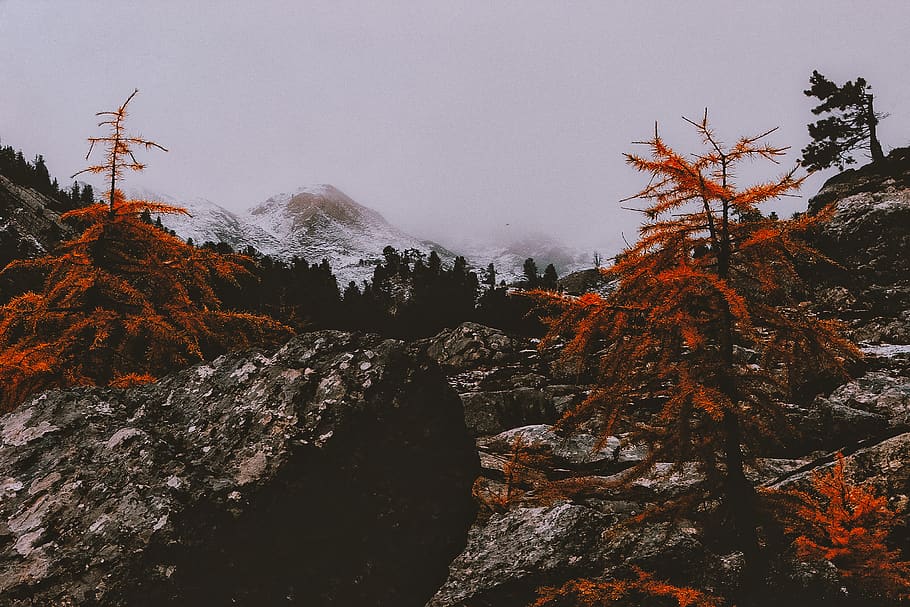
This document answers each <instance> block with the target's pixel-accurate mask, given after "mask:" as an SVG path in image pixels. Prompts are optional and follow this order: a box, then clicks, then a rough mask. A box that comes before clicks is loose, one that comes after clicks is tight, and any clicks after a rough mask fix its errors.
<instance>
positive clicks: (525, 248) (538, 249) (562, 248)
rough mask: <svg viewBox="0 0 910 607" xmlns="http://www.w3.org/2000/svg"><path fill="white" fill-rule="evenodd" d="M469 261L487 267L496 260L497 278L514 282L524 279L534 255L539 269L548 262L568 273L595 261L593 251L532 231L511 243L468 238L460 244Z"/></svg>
mask: <svg viewBox="0 0 910 607" xmlns="http://www.w3.org/2000/svg"><path fill="white" fill-rule="evenodd" d="M457 249H458V250H459V251H462V252H463V253H464V255H465V257H466V258H467V260H468V263H469V264H470V265H471V266H473V267H476V268H480V269H483V270H486V267H487V265H488V264H490V263H492V264H493V266H494V267H495V268H496V281H497V282H499V281H502V280H504V281H506V283H507V284H508V283H514V282H519V281H522V280H524V262H525V260H526V259H527V258H529V257H530V258H532V259H534V263H535V265H536V266H537V269H538V271H539V272H540V273H541V274H543V271H544V269H545V268H546V267H547V264H551V263H552V264H553V266H554V267H555V268H556V272H557V274H558V275H559V276H565V275H567V274H570V273H572V272H576V271H578V270H583V269H586V268H590V267H591V266H592V265H593V262H592V261H591V258H592V255H591V254H590V253H588V252H587V251H581V250H579V249H575V248H573V247H569V246H567V245H564V244H562V243H560V242H557V241H556V240H554V239H553V238H551V237H550V236H547V235H544V234H532V235H529V236H525V237H523V238H520V239H513V240H511V242H508V243H507V244H496V243H486V244H484V243H477V242H464V243H462V244H461V245H460V246H458V247H457Z"/></svg>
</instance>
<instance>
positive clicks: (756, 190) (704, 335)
mask: <svg viewBox="0 0 910 607" xmlns="http://www.w3.org/2000/svg"><path fill="white" fill-rule="evenodd" d="M689 122H690V123H691V124H692V125H693V126H694V127H695V129H696V130H697V132H698V133H699V135H701V137H702V140H703V142H704V145H705V147H704V149H703V150H702V151H701V152H699V153H697V154H695V155H693V156H686V155H683V154H680V153H678V152H676V151H675V150H673V149H672V148H670V147H669V146H668V145H667V144H666V143H665V142H664V140H663V139H662V138H661V137H660V136H659V134H658V132H657V129H656V128H655V133H654V137H653V138H652V139H650V140H648V141H646V142H642V145H644V146H645V147H646V148H647V149H648V150H649V152H650V154H649V155H647V156H640V155H635V154H628V155H627V156H626V160H627V162H628V163H629V164H630V165H631V166H632V167H633V168H634V169H636V170H638V171H640V172H643V173H645V174H647V175H648V177H649V183H648V185H647V186H646V187H645V188H644V189H643V190H642V191H640V192H638V193H637V194H636V195H635V196H633V197H632V198H633V199H640V200H643V201H645V203H646V205H645V207H644V208H643V209H641V213H642V214H643V215H644V217H645V219H646V222H645V223H644V224H643V226H642V227H641V229H640V239H639V240H638V241H637V242H636V243H635V244H633V245H631V246H630V247H629V248H628V249H627V250H626V251H624V252H623V253H622V255H620V256H619V257H618V258H617V261H616V263H615V264H614V265H613V266H612V267H609V268H605V269H603V270H602V272H603V273H604V275H605V277H606V278H607V279H608V280H609V281H611V282H612V283H613V284H614V286H615V288H614V289H613V291H612V292H611V293H610V294H609V295H606V296H601V295H598V294H593V293H589V294H586V295H584V296H582V297H579V298H571V297H566V296H561V295H558V294H553V293H546V292H536V293H534V294H533V296H534V297H535V298H536V299H537V301H538V303H539V304H540V305H541V306H542V307H544V308H546V309H549V312H550V315H549V318H548V324H549V332H548V335H547V337H546V339H545V340H544V344H546V343H552V342H554V341H559V340H565V342H566V345H565V347H564V349H563V361H564V362H565V363H566V364H571V365H577V367H578V368H579V369H581V368H592V369H593V371H594V373H595V374H596V376H597V378H598V382H599V386H598V387H597V388H596V389H595V390H593V391H592V392H591V394H590V396H589V397H588V398H587V399H586V400H585V401H584V402H583V403H582V404H581V405H580V406H579V407H578V408H576V409H575V410H574V411H571V412H570V413H569V414H568V415H567V416H566V418H564V419H563V420H562V422H561V424H562V426H563V427H567V428H573V427H576V426H578V425H580V424H588V425H592V424H593V425H594V426H596V428H597V429H598V430H599V432H600V433H601V434H602V435H603V436H605V437H606V436H608V435H611V434H615V433H616V432H617V431H618V430H619V429H628V430H630V431H631V434H630V439H629V440H630V441H632V442H635V443H644V444H646V445H649V446H650V452H649V455H648V456H647V457H646V458H645V459H644V460H643V461H642V462H641V463H640V464H639V465H637V466H636V467H634V468H632V469H630V471H629V475H630V476H634V475H636V474H642V473H644V472H646V471H647V470H649V469H650V468H651V467H652V466H653V464H654V463H656V462H672V463H674V464H675V465H677V466H679V465H683V464H684V463H686V462H694V463H695V464H696V465H697V466H698V468H699V470H700V472H701V474H702V476H703V479H704V481H703V483H702V484H701V485H700V490H701V494H700V495H701V500H702V501H704V500H708V499H717V498H720V502H721V505H722V506H723V507H724V509H723V512H724V513H725V515H726V520H727V522H728V523H729V524H730V536H731V537H732V538H733V539H734V540H735V541H736V542H737V543H738V544H739V545H740V546H741V548H742V549H743V550H744V551H745V552H746V554H747V558H752V557H754V556H755V554H756V553H757V551H758V550H759V541H758V538H757V536H756V526H757V524H758V520H757V516H758V515H757V512H756V504H755V492H754V489H753V487H752V485H751V484H750V483H749V481H748V480H747V479H746V477H745V473H744V465H745V463H746V462H747V461H748V459H749V458H750V457H753V456H755V455H756V454H758V453H760V452H761V450H762V449H763V448H765V447H767V445H768V444H769V443H772V442H774V441H775V440H777V439H779V438H780V437H781V436H783V435H785V433H786V431H787V427H788V424H787V422H786V419H785V416H784V411H783V409H782V406H781V405H780V403H781V402H782V401H783V399H785V398H787V397H788V396H789V395H790V394H791V389H792V387H793V386H794V385H798V384H799V382H800V380H801V379H802V378H803V377H805V376H806V375H811V374H823V373H829V374H843V373H844V366H845V362H846V361H848V360H849V359H851V358H852V357H854V356H858V355H859V354H858V351H857V350H856V349H855V348H854V347H853V346H852V345H851V344H849V343H848V342H847V341H845V340H844V339H843V338H841V337H840V335H839V333H838V329H839V327H838V326H837V325H836V324H835V323H833V322H829V321H825V320H822V319H819V318H817V317H815V316H814V315H813V314H812V313H811V312H810V311H809V310H808V307H807V306H805V305H801V303H800V302H801V301H802V297H803V292H802V291H801V288H802V283H801V281H800V277H799V274H798V272H797V268H796V263H797V260H811V259H813V258H814V259H820V255H819V254H818V253H817V252H815V251H814V250H812V249H811V248H810V247H808V246H807V245H806V244H804V243H803V242H802V241H801V240H800V238H799V234H800V233H801V232H802V231H804V230H805V229H807V228H808V227H809V226H810V225H811V224H812V223H813V222H816V221H820V220H822V219H823V215H822V216H818V217H813V218H811V219H810V218H805V217H804V218H799V219H794V220H789V221H779V220H776V219H768V218H765V217H763V216H762V214H761V212H760V209H759V207H760V205H761V204H762V203H765V202H767V201H769V200H773V199H775V198H778V197H780V196H786V195H790V194H791V193H792V192H793V191H794V190H796V189H797V188H798V187H799V185H800V183H801V179H799V178H797V177H796V176H795V173H794V172H793V171H789V172H786V173H784V174H783V175H781V176H780V177H778V178H777V179H774V180H771V181H768V182H766V183H759V184H757V185H752V186H748V187H742V188H740V187H737V185H736V183H735V181H736V180H735V176H736V169H737V168H738V166H739V165H740V164H741V163H743V162H746V161H752V160H768V161H772V162H777V159H778V158H779V157H780V156H781V155H782V154H784V152H785V149H786V148H778V147H774V146H772V145H769V144H766V143H764V139H765V137H766V136H767V135H768V134H769V133H770V132H769V133H764V134H762V135H759V136H757V137H744V138H742V139H740V140H738V141H737V142H736V143H735V144H733V145H732V146H729V147H726V146H724V145H723V144H722V143H721V142H720V141H719V140H718V139H717V137H716V136H715V135H714V133H713V132H712V131H711V129H710V128H709V125H708V121H707V113H706V114H705V118H704V119H703V120H701V121H699V122H692V121H689ZM689 503H690V504H692V503H693V502H691V501H690V502H689Z"/></svg>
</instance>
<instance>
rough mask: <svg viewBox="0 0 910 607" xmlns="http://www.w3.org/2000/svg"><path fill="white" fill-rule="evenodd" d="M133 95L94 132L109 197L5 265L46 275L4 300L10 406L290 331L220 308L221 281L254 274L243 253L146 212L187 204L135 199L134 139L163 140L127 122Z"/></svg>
mask: <svg viewBox="0 0 910 607" xmlns="http://www.w3.org/2000/svg"><path fill="white" fill-rule="evenodd" d="M135 94H136V93H135V92H134V93H133V95H130V97H129V98H128V99H127V100H126V102H124V103H123V105H121V106H120V107H119V108H118V109H117V110H116V111H114V112H103V113H102V115H105V116H113V117H112V118H111V120H108V121H105V122H103V123H102V124H104V125H108V126H110V127H111V135H110V136H109V137H99V138H92V139H90V141H91V142H92V146H94V144H95V143H97V142H103V145H105V147H106V149H107V158H106V161H105V164H103V165H99V166H97V167H95V166H93V167H90V168H89V169H87V170H88V171H90V172H93V173H103V174H105V175H106V176H107V177H109V178H110V180H111V181H110V183H111V187H112V190H111V191H110V192H109V193H108V201H107V202H106V203H99V204H94V205H91V206H88V207H85V208H82V209H78V210H74V211H69V212H67V213H65V214H64V215H63V217H64V218H65V219H72V220H74V221H76V222H80V223H81V224H82V225H84V226H85V229H84V231H83V232H82V234H81V235H79V236H78V237H76V238H74V239H73V240H70V241H68V242H66V243H64V244H63V245H62V246H61V247H60V248H59V250H57V251H55V252H54V253H52V254H49V255H47V256H45V257H42V258H39V259H35V260H20V261H15V262H13V263H11V264H9V265H8V266H7V267H6V268H5V269H4V270H3V271H2V272H0V276H3V275H5V274H7V273H9V272H13V271H16V270H19V269H25V270H30V269H32V270H39V271H41V272H43V273H44V275H45V279H44V282H43V285H42V287H41V289H40V290H37V291H34V292H27V293H24V294H22V295H20V296H18V297H15V298H13V299H12V300H11V301H9V302H8V303H7V304H5V305H3V306H2V307H0V386H2V393H0V409H5V410H8V409H10V408H12V407H13V406H15V405H16V404H17V403H18V402H21V400H22V399H24V398H25V397H27V396H28V395H30V394H32V393H34V392H37V391H39V390H42V389H46V388H48V387H53V386H70V385H81V384H108V385H129V384H131V383H136V382H142V381H150V380H152V379H154V377H155V376H158V375H161V374H163V373H166V372H169V371H172V370H174V369H175V368H179V367H180V366H183V365H185V364H187V363H190V362H194V361H197V360H200V359H201V358H203V357H205V356H211V355H213V354H220V353H222V352H224V351H227V350H229V349H235V348H237V347H242V346H245V345H248V344H251V343H256V342H262V341H272V340H275V339H277V338H279V337H284V336H287V335H288V334H289V330H288V329H287V327H284V326H282V325H281V324H279V323H277V322H275V321H273V320H272V319H269V318H265V317H261V316H253V315H250V314H239V313H236V312H233V311H230V310H225V309H224V308H223V307H222V305H221V301H220V299H219V298H218V296H217V294H216V292H215V288H214V287H213V284H215V283H218V282H224V281H236V280H237V279H238V278H239V277H241V276H242V275H244V274H245V273H246V269H245V268H244V266H243V265H242V263H241V260H238V259H234V258H229V257H224V256H220V255H215V254H212V253H210V252H208V251H200V250H195V249H192V248H191V247H188V246H187V245H186V244H185V243H184V242H182V241H181V240H180V239H178V238H176V237H173V236H171V235H169V234H167V233H166V232H164V231H162V230H157V229H155V228H154V227H152V226H150V225H148V224H146V223H144V222H142V221H141V220H140V219H139V215H140V213H142V211H144V210H148V211H152V212H155V213H186V211H185V210H183V209H180V208H177V207H172V206H169V205H164V204H160V203H155V202H147V201H142V200H127V199H125V198H124V196H123V193H122V192H121V191H120V190H119V189H118V187H117V186H118V185H119V183H120V181H121V179H122V172H123V170H125V169H126V170H134V171H138V170H141V169H142V168H143V165H141V164H140V163H139V162H137V161H136V160H135V157H134V155H133V152H132V149H131V146H132V145H133V144H141V145H145V146H146V147H158V148H160V146H158V145H157V144H154V143H151V142H148V141H146V140H144V139H141V138H137V137H131V136H129V135H127V134H125V133H124V131H123V119H124V118H125V117H126V106H127V104H128V103H129V102H130V100H131V99H132V98H133V96H134V95H135ZM161 149H163V148H161ZM89 153H91V148H90V150H89Z"/></svg>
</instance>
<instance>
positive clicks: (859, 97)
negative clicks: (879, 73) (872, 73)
mask: <svg viewBox="0 0 910 607" xmlns="http://www.w3.org/2000/svg"><path fill="white" fill-rule="evenodd" d="M809 84H811V85H812V86H811V88H809V89H808V90H806V91H803V92H804V93H805V94H806V96H807V97H815V98H817V99H818V100H819V101H821V103H819V104H818V105H817V106H815V107H814V108H812V113H813V114H815V115H819V114H830V115H829V116H828V117H827V118H823V119H821V120H819V121H817V122H813V123H812V124H810V125H809V126H808V128H809V135H811V137H812V142H811V143H810V144H809V145H807V146H806V147H805V148H803V151H802V154H803V159H802V164H803V166H805V167H806V168H807V169H809V170H810V171H818V170H822V169H827V168H828V167H831V166H837V168H838V169H840V170H841V171H843V170H844V166H845V165H848V164H853V163H854V162H856V160H855V159H854V158H853V156H852V152H853V151H854V150H857V149H866V150H869V154H870V156H871V157H872V162H879V161H881V160H883V159H884V157H885V155H884V153H883V152H882V145H881V143H879V141H878V137H877V135H876V127H877V126H878V123H879V122H880V121H881V119H882V118H884V117H885V115H884V114H880V113H878V112H876V111H875V108H874V107H873V105H872V87H871V86H870V85H868V84H866V81H865V80H864V79H863V78H857V79H856V80H855V81H849V80H848V81H847V82H845V83H844V84H843V85H842V86H837V85H836V84H834V83H833V82H831V81H830V80H828V79H827V78H825V77H824V76H823V75H822V74H819V73H818V71H813V72H812V76H811V77H810V78H809Z"/></svg>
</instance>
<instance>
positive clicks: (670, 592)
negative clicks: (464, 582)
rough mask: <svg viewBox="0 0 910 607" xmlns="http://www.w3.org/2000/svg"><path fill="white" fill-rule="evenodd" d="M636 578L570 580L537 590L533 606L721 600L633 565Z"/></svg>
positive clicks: (693, 605) (709, 604) (679, 605)
mask: <svg viewBox="0 0 910 607" xmlns="http://www.w3.org/2000/svg"><path fill="white" fill-rule="evenodd" d="M634 571H635V574H636V578H633V579H628V580H624V579H606V580H590V579H577V580H571V581H568V582H566V583H565V584H563V585H562V586H560V587H558V588H555V587H543V588H539V589H538V590H537V593H538V598H537V600H536V601H535V602H534V603H533V605H532V607H670V606H673V607H720V605H721V604H722V603H721V600H720V599H718V598H717V597H713V596H710V595H708V594H705V593H704V592H701V591H699V590H695V589H694V588H686V587H680V586H674V585H673V584H670V583H668V582H664V581H661V580H656V579H654V576H653V575H651V574H650V573H647V572H645V571H642V570H641V569H637V568H636V569H635V570H634Z"/></svg>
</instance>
